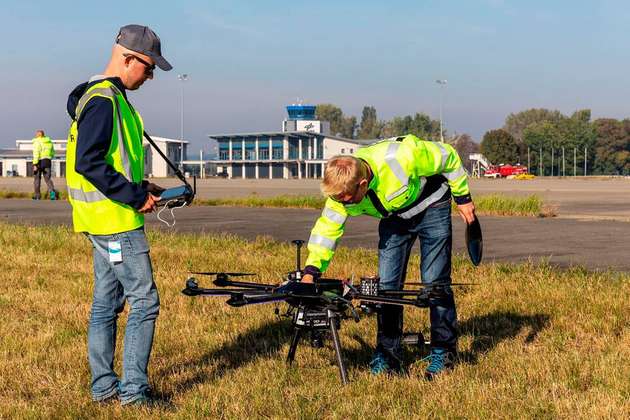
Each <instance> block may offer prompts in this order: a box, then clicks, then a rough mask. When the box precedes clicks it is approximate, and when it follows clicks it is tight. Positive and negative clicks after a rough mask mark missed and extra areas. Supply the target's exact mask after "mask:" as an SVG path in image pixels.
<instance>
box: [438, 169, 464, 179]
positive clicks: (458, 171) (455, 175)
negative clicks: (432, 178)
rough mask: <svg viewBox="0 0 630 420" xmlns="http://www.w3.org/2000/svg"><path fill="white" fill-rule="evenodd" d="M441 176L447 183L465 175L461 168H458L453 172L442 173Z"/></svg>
mask: <svg viewBox="0 0 630 420" xmlns="http://www.w3.org/2000/svg"><path fill="white" fill-rule="evenodd" d="M442 175H443V176H444V177H445V178H446V179H448V180H449V181H455V180H456V179H457V178H459V177H461V176H462V175H466V171H465V170H464V168H463V167H462V166H460V167H459V168H458V169H456V170H454V171H453V172H444V173H442Z"/></svg>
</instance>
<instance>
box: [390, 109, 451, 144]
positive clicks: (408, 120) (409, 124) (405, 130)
mask: <svg viewBox="0 0 630 420" xmlns="http://www.w3.org/2000/svg"><path fill="white" fill-rule="evenodd" d="M405 134H413V135H415V136H418V137H420V138H421V139H425V140H432V141H438V140H439V139H440V122H439V121H435V120H432V119H431V117H429V116H428V115H426V114H423V113H416V114H415V115H414V116H411V115H406V116H404V117H394V118H392V119H391V120H389V121H387V122H386V123H385V124H384V126H383V130H382V135H383V137H396V136H402V135H405Z"/></svg>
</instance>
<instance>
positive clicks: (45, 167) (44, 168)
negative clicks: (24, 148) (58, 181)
mask: <svg viewBox="0 0 630 420" xmlns="http://www.w3.org/2000/svg"><path fill="white" fill-rule="evenodd" d="M50 166H51V162H50V159H41V160H40V161H39V163H38V164H37V172H35V174H34V175H33V176H34V177H35V179H34V182H33V187H34V189H35V198H39V197H40V195H41V194H40V185H41V183H42V175H44V182H46V187H48V193H49V194H50V192H51V191H54V190H55V186H54V185H53V182H52V179H50Z"/></svg>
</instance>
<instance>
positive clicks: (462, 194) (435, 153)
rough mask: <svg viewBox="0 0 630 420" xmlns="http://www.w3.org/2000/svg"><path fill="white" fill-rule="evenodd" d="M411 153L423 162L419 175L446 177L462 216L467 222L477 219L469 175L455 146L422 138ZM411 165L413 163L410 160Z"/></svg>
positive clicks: (418, 160)
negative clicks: (469, 184) (469, 185)
mask: <svg viewBox="0 0 630 420" xmlns="http://www.w3.org/2000/svg"><path fill="white" fill-rule="evenodd" d="M410 155H411V156H409V158H412V159H416V161H417V162H422V164H421V165H419V166H418V176H431V175H437V174H440V175H442V176H444V177H445V178H446V180H447V181H448V185H449V186H450V188H451V194H452V195H453V200H454V201H455V203H456V204H457V210H458V211H459V214H460V216H461V217H462V219H463V220H464V221H465V222H466V223H468V224H470V223H472V222H473V221H474V220H475V205H474V204H473V201H472V197H471V196H470V189H469V187H468V175H467V174H466V171H465V170H464V167H463V165H462V161H461V159H460V157H459V154H457V151H456V150H455V148H454V147H453V146H451V145H450V144H446V143H436V142H430V141H421V140H420V141H417V142H416V149H415V153H414V154H413V155H412V154H410ZM409 165H413V163H412V162H409Z"/></svg>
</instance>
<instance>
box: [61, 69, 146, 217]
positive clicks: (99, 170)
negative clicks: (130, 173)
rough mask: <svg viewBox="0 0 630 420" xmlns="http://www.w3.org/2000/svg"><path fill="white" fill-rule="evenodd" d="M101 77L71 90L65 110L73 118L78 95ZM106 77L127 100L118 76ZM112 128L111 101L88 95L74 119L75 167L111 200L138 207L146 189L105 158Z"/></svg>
mask: <svg viewBox="0 0 630 420" xmlns="http://www.w3.org/2000/svg"><path fill="white" fill-rule="evenodd" d="M102 80H103V79H98V80H93V81H90V82H86V83H82V84H80V85H79V86H77V87H76V88H74V90H73V91H72V93H70V96H68V105H67V110H68V114H70V118H72V120H75V119H76V107H77V104H78V103H79V99H80V98H81V96H82V95H83V94H84V93H85V91H86V90H87V89H88V88H89V87H90V86H92V85H93V84H95V83H99V82H101V81H102ZM107 80H109V81H110V82H112V83H113V84H114V85H116V87H117V88H118V89H119V90H120V91H121V92H122V94H123V96H124V97H125V100H126V99H127V93H126V90H125V86H124V85H123V83H122V81H121V80H120V78H118V77H111V78H107ZM127 102H128V101H127ZM113 129H114V109H113V105H112V102H111V101H110V100H109V99H106V98H103V97H100V96H97V97H94V98H92V99H90V100H89V101H88V103H87V105H85V107H84V108H83V110H82V111H81V115H80V116H79V121H78V122H77V130H78V136H77V149H76V162H75V167H74V169H75V171H76V172H77V173H79V174H81V175H83V176H84V177H85V178H86V179H87V180H88V181H90V182H91V183H92V184H93V185H94V186H95V187H96V188H97V189H98V190H99V191H100V192H102V193H103V194H105V196H106V197H107V198H109V199H110V200H114V201H118V202H120V203H123V204H128V205H130V206H131V207H133V208H135V209H140V208H141V207H142V206H143V205H144V203H145V202H146V200H147V192H146V191H145V189H144V188H143V185H141V184H135V183H132V182H129V180H128V179H127V178H125V177H124V176H123V175H122V174H120V173H119V172H117V171H116V170H115V169H114V168H113V167H112V166H110V165H109V164H107V162H105V156H106V155H107V152H108V150H109V146H110V143H111V139H112V131H113ZM143 184H144V183H143Z"/></svg>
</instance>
